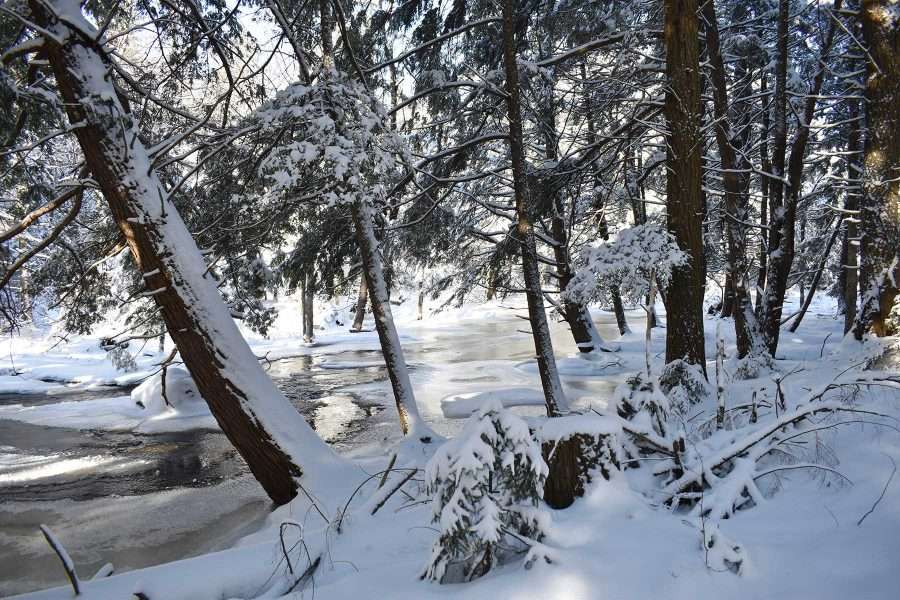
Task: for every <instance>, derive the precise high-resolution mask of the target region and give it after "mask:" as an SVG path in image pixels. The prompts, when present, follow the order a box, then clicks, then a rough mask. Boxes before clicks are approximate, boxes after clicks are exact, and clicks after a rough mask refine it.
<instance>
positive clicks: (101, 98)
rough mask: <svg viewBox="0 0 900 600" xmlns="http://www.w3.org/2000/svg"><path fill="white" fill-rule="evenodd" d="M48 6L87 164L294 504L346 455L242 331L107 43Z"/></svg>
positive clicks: (253, 465)
mask: <svg viewBox="0 0 900 600" xmlns="http://www.w3.org/2000/svg"><path fill="white" fill-rule="evenodd" d="M56 5H57V3H54V2H51V3H49V6H51V7H54V6H56ZM47 6H48V4H45V3H41V2H38V1H37V0H34V1H32V2H31V3H30V7H31V11H32V16H33V18H34V19H35V21H36V22H37V23H38V24H39V25H40V26H41V27H43V28H44V29H47V28H50V27H52V28H53V29H55V30H56V31H58V32H59V33H60V34H61V35H60V36H59V37H58V38H54V39H45V44H46V48H47V57H48V60H49V62H50V65H51V67H52V69H53V73H54V74H55V76H56V84H57V86H58V87H59V90H60V92H61V94H62V97H63V99H64V100H65V102H66V105H65V107H66V111H67V113H68V116H69V120H70V121H71V122H72V123H81V124H82V125H81V126H80V127H78V128H77V129H75V134H76V136H77V137H78V141H79V143H80V145H81V149H82V152H83V153H84V157H85V162H86V164H87V166H88V168H89V169H90V171H91V173H92V175H93V177H94V179H95V180H96V181H97V183H98V185H99V187H100V189H101V191H102V192H103V196H104V198H105V199H106V201H107V203H108V204H109V208H110V211H111V212H112V215H113V217H114V219H115V221H116V224H117V225H118V227H119V229H120V230H121V232H122V233H123V235H124V236H125V239H126V240H127V242H128V246H129V248H130V249H131V254H132V256H133V257H134V260H135V263H136V264H137V267H138V269H139V270H140V271H141V272H142V273H143V275H144V281H145V282H146V285H147V292H146V293H147V295H150V296H152V297H153V299H154V300H155V301H156V303H157V305H158V306H159V307H160V310H161V313H162V317H163V319H164V320H165V323H166V327H167V329H168V332H169V335H170V337H171V338H172V340H173V341H174V342H175V344H176V345H177V347H178V350H179V352H180V353H181V357H182V359H183V360H184V362H185V365H186V366H187V369H188V371H190V373H191V376H192V377H193V379H194V381H195V382H196V384H197V387H198V389H199V391H200V393H201V395H202V396H203V398H204V399H205V400H206V402H207V403H208V404H209V407H210V410H211V411H212V414H213V416H215V418H216V421H218V423H219V425H220V426H221V428H222V431H223V432H224V433H225V435H226V436H227V437H228V439H229V441H231V443H232V444H234V446H235V448H236V449H237V450H238V452H239V453H240V454H241V456H242V457H243V458H244V460H245V461H246V462H247V465H248V466H249V467H250V470H251V472H252V473H253V475H254V476H255V477H256V479H257V480H258V481H259V482H260V483H261V484H262V486H263V488H265V490H266V492H267V493H268V494H269V497H270V498H272V500H273V501H274V502H276V503H277V504H284V503H286V502H288V501H289V500H291V498H293V497H294V496H295V495H296V494H297V490H298V484H297V478H298V477H300V476H301V475H302V474H303V469H302V467H301V462H300V460H301V458H302V459H303V460H304V461H306V462H308V463H312V464H316V463H320V464H321V463H328V462H333V461H336V460H337V457H336V456H335V455H334V453H333V452H332V451H331V450H330V449H329V448H328V446H326V445H325V443H324V442H322V440H321V439H319V437H318V436H317V435H316V433H315V432H314V431H313V430H312V428H310V427H309V425H307V423H306V421H304V420H303V418H302V417H301V416H300V414H299V413H298V412H297V411H296V409H295V408H294V407H293V406H291V404H290V402H288V401H287V399H286V398H285V397H284V396H283V395H282V394H281V392H279V391H278V389H277V388H276V387H275V385H274V384H273V383H272V381H271V380H270V379H269V377H268V376H267V375H266V374H265V372H264V371H263V370H262V368H261V367H260V365H259V362H258V361H257V359H256V357H255V356H254V355H253V353H252V352H251V351H250V348H249V346H248V345H247V343H246V341H245V340H244V338H243V337H242V336H241V334H240V332H239V331H238V329H237V326H236V325H235V323H234V320H233V319H232V317H231V313H230V311H229V310H228V308H227V307H226V306H225V303H224V302H223V301H222V298H221V296H220V295H219V292H218V289H217V287H216V282H215V280H214V278H213V276H212V275H211V274H209V273H207V272H206V271H207V269H206V264H205V262H204V261H203V258H202V255H201V254H200V251H199V249H198V248H197V245H196V243H195V242H194V240H193V238H192V237H191V235H190V232H189V231H188V230H187V227H186V226H185V224H184V222H183V221H182V220H181V217H180V216H179V214H178V212H177V211H176V209H175V206H174V205H173V204H172V203H171V201H169V199H168V194H167V192H166V190H165V188H164V187H163V185H162V183H161V182H160V180H159V178H158V177H157V175H156V173H155V171H153V170H152V169H151V168H149V165H151V164H152V161H151V158H150V156H149V155H148V152H147V149H146V148H145V147H144V145H143V143H142V142H141V140H140V138H139V135H138V130H137V125H136V119H135V118H134V117H133V116H132V114H131V113H130V111H129V108H128V106H127V103H126V102H125V101H124V100H123V99H121V98H120V97H119V96H118V94H117V92H116V89H115V88H114V86H113V84H112V82H111V81H110V80H109V75H108V73H109V72H110V71H111V70H112V69H111V65H110V60H111V59H110V57H109V54H108V53H107V51H106V49H105V48H103V47H102V46H101V45H100V44H99V43H97V42H95V41H94V40H93V39H90V38H89V37H88V36H86V35H84V33H83V32H82V31H80V30H79V31H76V30H74V29H72V28H71V27H70V26H69V25H68V24H67V23H65V22H60V21H57V20H56V19H55V18H54V17H53V16H52V15H51V14H50V12H49V11H48V9H47V8H46V7H47ZM68 8H70V6H69V5H67V6H65V7H60V9H61V10H62V11H63V12H65V10H66V9H68ZM58 40H64V41H62V43H60V42H59V41H58Z"/></svg>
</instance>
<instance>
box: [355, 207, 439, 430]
mask: <svg viewBox="0 0 900 600" xmlns="http://www.w3.org/2000/svg"><path fill="white" fill-rule="evenodd" d="M351 211H352V214H353V225H354V227H355V229H356V240H357V243H358V244H359V252H360V255H361V257H362V262H363V270H364V271H365V277H366V287H367V288H368V289H369V298H370V299H371V302H372V315H373V316H374V318H375V330H376V331H377V332H378V339H379V341H380V342H381V353H382V354H383V355H384V364H385V366H386V367H387V371H388V378H389V379H390V380H391V388H392V389H393V391H394V400H395V401H396V402H397V412H398V413H399V415H400V428H401V429H402V430H403V433H404V435H408V436H411V437H415V438H418V439H420V440H422V441H423V442H429V441H431V438H432V436H433V435H434V434H433V433H432V431H431V429H430V428H429V427H428V425H427V424H426V423H425V422H424V421H423V420H422V417H420V416H419V409H418V406H416V397H415V394H414V393H413V387H412V383H411V382H410V380H409V370H408V368H407V366H406V359H405V358H404V357H403V348H402V347H401V346H400V336H399V335H398V334H397V327H396V326H395V325H394V317H393V315H392V314H391V302H390V298H389V296H388V291H387V283H386V282H385V278H384V266H383V264H382V262H381V252H380V251H379V249H378V240H377V238H376V237H375V215H374V214H373V208H372V204H371V203H370V202H365V201H359V202H355V203H353V204H352V205H351Z"/></svg>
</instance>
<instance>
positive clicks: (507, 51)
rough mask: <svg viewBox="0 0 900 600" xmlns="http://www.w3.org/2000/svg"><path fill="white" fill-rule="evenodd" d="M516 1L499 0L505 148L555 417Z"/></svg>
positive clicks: (561, 399)
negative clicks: (531, 209)
mask: <svg viewBox="0 0 900 600" xmlns="http://www.w3.org/2000/svg"><path fill="white" fill-rule="evenodd" d="M515 7H516V2H515V0H503V66H504V68H505V71H506V108H507V119H508V121H509V151H510V161H511V165H512V172H513V194H514V195H515V205H516V218H517V224H516V235H517V236H518V241H519V244H520V247H521V254H522V272H523V275H524V278H525V298H526V300H527V302H528V319H529V321H530V322H531V333H532V337H533V338H534V350H535V354H536V355H537V363H538V372H539V373H540V376H541V386H542V387H543V389H544V400H545V402H546V405H547V415H549V416H551V417H555V416H558V415H561V414H563V413H565V412H567V410H568V407H567V405H566V399H565V395H564V394H563V389H562V384H561V383H560V381H559V373H558V371H557V369H556V357H555V356H554V355H553V344H552V342H551V341H550V327H549V325H548V323H547V313H546V312H545V311H544V295H543V293H542V291H541V273H540V268H539V261H538V253H537V244H536V242H535V236H534V226H533V225H532V224H531V221H530V219H529V215H528V210H529V207H530V205H531V199H530V197H529V195H530V192H529V190H528V182H527V180H526V171H525V147H524V140H523V136H522V113H521V108H520V106H519V70H518V66H517V64H516V8H515Z"/></svg>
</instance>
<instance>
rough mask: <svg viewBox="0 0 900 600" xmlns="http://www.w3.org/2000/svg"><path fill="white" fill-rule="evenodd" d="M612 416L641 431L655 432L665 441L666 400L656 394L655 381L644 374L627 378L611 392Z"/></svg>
mask: <svg viewBox="0 0 900 600" xmlns="http://www.w3.org/2000/svg"><path fill="white" fill-rule="evenodd" d="M613 403H614V405H615V407H616V412H618V413H619V416H620V417H622V418H623V419H628V420H629V421H633V422H634V423H635V425H636V428H637V429H639V430H641V431H647V432H649V431H655V432H656V433H657V435H660V436H662V437H666V435H667V433H668V430H669V427H668V421H669V412H670V407H669V399H668V398H667V397H666V395H665V394H663V392H662V390H660V386H659V382H658V381H657V380H656V378H655V377H652V376H648V375H647V374H646V373H644V372H639V373H637V374H636V375H635V376H634V377H629V378H628V379H627V380H625V383H622V384H619V385H618V386H617V387H616V389H615V391H614V392H613Z"/></svg>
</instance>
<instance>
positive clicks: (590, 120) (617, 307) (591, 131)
mask: <svg viewBox="0 0 900 600" xmlns="http://www.w3.org/2000/svg"><path fill="white" fill-rule="evenodd" d="M581 79H582V81H584V82H585V85H583V86H582V93H583V95H584V110H585V113H586V115H587V117H586V120H587V131H588V137H587V141H588V144H591V145H593V144H596V143H597V129H596V125H595V124H594V108H593V105H592V103H591V96H590V94H589V93H588V90H587V81H588V78H587V69H586V67H585V64H584V62H582V63H581ZM626 164H627V163H626ZM591 169H592V171H593V176H594V182H595V183H594V185H595V188H596V185H597V183H599V182H600V179H601V177H602V174H601V172H600V167H599V165H598V164H597V161H594V162H592V163H591ZM626 185H630V182H626ZM628 189H629V195H631V193H632V191H631V187H629V188H628ZM593 208H594V210H595V211H596V213H597V223H598V230H599V233H600V237H601V238H602V239H604V240H608V239H609V224H608V222H607V219H606V210H605V208H606V207H605V206H604V201H603V199H602V196H601V195H600V194H596V196H595V198H594V201H593ZM609 294H610V298H611V300H612V305H613V310H614V311H615V314H616V324H617V325H618V326H619V334H620V335H625V334H626V333H627V332H628V331H629V329H628V321H627V320H626V318H625V309H624V307H623V306H622V293H621V291H620V288H619V286H618V285H617V284H613V285H612V286H610V290H609ZM591 325H593V322H591Z"/></svg>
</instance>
